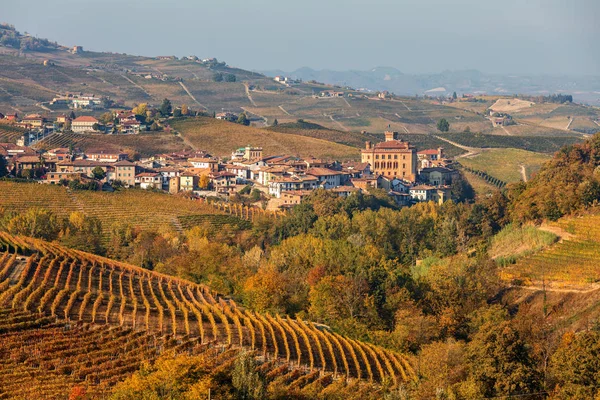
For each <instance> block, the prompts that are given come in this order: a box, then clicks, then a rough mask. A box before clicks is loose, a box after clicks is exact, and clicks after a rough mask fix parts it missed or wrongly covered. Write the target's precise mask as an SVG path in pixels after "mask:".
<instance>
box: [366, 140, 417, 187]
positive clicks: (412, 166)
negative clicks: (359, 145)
mask: <svg viewBox="0 0 600 400" xmlns="http://www.w3.org/2000/svg"><path fill="white" fill-rule="evenodd" d="M361 162H363V163H368V164H369V165H370V166H371V171H372V172H373V174H375V175H383V176H385V177H386V178H398V179H403V180H405V181H409V182H415V181H416V180H417V150H416V149H415V147H414V146H412V145H411V144H410V143H409V142H405V141H404V140H398V132H385V142H382V143H377V144H375V145H373V144H372V143H371V142H367V143H366V146H365V148H364V149H363V150H361Z"/></svg>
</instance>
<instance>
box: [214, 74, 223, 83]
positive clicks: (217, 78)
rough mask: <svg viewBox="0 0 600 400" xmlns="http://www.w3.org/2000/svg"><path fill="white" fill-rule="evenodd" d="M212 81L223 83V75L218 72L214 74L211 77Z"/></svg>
mask: <svg viewBox="0 0 600 400" xmlns="http://www.w3.org/2000/svg"><path fill="white" fill-rule="evenodd" d="M213 81H215V82H223V74H222V73H220V72H217V73H216V74H214V75H213Z"/></svg>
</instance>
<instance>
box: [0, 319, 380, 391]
mask: <svg viewBox="0 0 600 400" xmlns="http://www.w3.org/2000/svg"><path fill="white" fill-rule="evenodd" d="M167 351H168V352H173V353H175V354H180V353H185V354H187V355H199V354H203V355H205V356H208V357H209V358H210V359H211V360H213V362H214V364H215V370H219V369H224V370H226V369H231V368H232V361H233V360H234V358H235V357H236V356H238V354H239V352H240V350H239V349H224V348H223V347H221V346H210V345H206V344H204V345H202V344H200V343H199V342H198V338H192V337H177V338H176V337H173V336H169V335H165V336H160V335H157V334H155V333H148V332H145V331H141V330H133V329H130V328H122V327H111V326H107V325H104V326H100V325H94V324H84V323H78V324H73V323H68V322H56V321H55V320H54V319H53V318H49V317H43V316H39V315H38V314H34V313H27V312H23V311H20V310H14V309H0V399H13V398H20V399H21V398H22V399H25V398H42V399H65V398H67V395H68V394H69V393H70V392H71V390H72V388H74V387H76V386H79V387H85V388H86V391H87V395H88V396H89V398H105V397H106V396H108V395H109V394H110V391H111V389H112V386H114V384H116V383H118V382H120V381H123V380H124V379H125V378H127V377H128V376H129V375H130V374H132V373H133V372H134V371H137V370H138V369H139V368H140V366H141V364H142V362H145V361H150V362H152V361H154V360H155V359H156V358H157V357H158V356H159V355H161V354H163V353H165V352H167ZM254 354H255V356H258V354H256V353H254ZM257 361H259V363H258V367H257V370H258V371H260V372H261V373H262V374H263V375H264V376H265V377H266V379H267V382H268V383H285V384H286V386H287V388H289V389H290V390H294V391H296V392H299V393H303V394H306V395H307V396H310V395H312V396H314V395H315V394H316V393H318V394H326V393H330V392H335V393H336V394H338V395H339V396H341V398H344V397H350V396H353V397H354V398H381V395H382V394H381V393H380V389H379V388H377V387H374V386H372V385H368V384H366V383H364V382H362V381H360V380H352V381H346V380H344V379H336V377H335V376H334V375H333V374H332V373H323V372H322V371H319V370H314V371H310V370H307V369H301V368H296V367H294V366H292V365H289V364H287V363H285V362H282V361H279V360H269V361H267V360H264V359H262V357H257ZM357 395H358V397H356V396H357Z"/></svg>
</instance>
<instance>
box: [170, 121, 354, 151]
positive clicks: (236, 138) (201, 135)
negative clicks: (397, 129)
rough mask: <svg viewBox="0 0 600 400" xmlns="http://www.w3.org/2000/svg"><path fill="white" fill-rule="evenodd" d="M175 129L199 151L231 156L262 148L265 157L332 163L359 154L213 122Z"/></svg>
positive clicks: (323, 143) (180, 124)
mask: <svg viewBox="0 0 600 400" xmlns="http://www.w3.org/2000/svg"><path fill="white" fill-rule="evenodd" d="M172 126H173V127H174V128H175V129H176V130H178V131H179V132H180V133H181V135H182V136H183V137H184V139H185V140H186V141H188V142H189V143H191V144H193V145H194V146H195V147H196V148H198V149H203V150H208V151H209V152H211V153H214V154H216V155H219V156H230V155H231V152H232V151H233V150H235V149H236V148H239V147H243V146H246V145H248V144H250V145H252V146H261V147H262V148H263V151H264V154H265V155H275V154H290V155H298V156H301V157H307V156H314V157H321V158H332V159H339V160H343V159H357V158H358V155H359V151H358V149H356V148H352V147H350V146H345V145H341V144H338V143H333V142H329V141H325V140H321V139H314V138H311V137H304V136H299V135H293V134H284V133H279V132H273V131H270V130H266V129H258V128H254V127H247V126H242V125H238V124H235V123H231V122H225V121H219V120H215V119H213V118H196V119H188V120H183V121H177V122H174V123H173V124H172Z"/></svg>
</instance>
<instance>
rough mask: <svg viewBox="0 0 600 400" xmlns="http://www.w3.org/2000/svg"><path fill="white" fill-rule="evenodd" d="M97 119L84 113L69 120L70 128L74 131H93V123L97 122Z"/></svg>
mask: <svg viewBox="0 0 600 400" xmlns="http://www.w3.org/2000/svg"><path fill="white" fill-rule="evenodd" d="M97 123H98V120H97V119H96V118H94V117H91V116H88V115H84V116H81V117H77V118H75V119H74V120H73V122H71V130H72V131H73V132H75V133H85V132H94V124H97Z"/></svg>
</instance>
